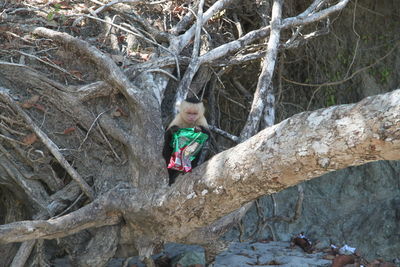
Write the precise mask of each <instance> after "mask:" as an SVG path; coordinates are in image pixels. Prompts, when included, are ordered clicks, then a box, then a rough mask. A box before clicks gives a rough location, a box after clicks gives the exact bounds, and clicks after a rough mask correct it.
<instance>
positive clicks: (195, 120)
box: [163, 98, 210, 185]
mask: <svg viewBox="0 0 400 267" xmlns="http://www.w3.org/2000/svg"><path fill="white" fill-rule="evenodd" d="M204 112H205V108H204V104H203V102H202V101H200V100H198V99H196V98H187V99H185V100H184V101H182V103H181V104H180V107H179V113H178V114H177V115H176V116H175V118H174V119H173V120H172V122H171V123H170V124H169V126H168V127H167V129H166V131H165V134H164V142H165V143H164V147H163V157H164V159H165V162H166V164H167V166H168V164H169V162H170V158H171V154H172V152H173V149H172V147H171V141H172V139H173V134H174V133H176V132H177V131H178V130H179V129H182V128H194V131H195V132H202V133H204V134H207V136H208V139H209V137H210V131H209V127H208V123H207V120H206V118H205V117H204ZM200 152H201V151H200ZM199 154H200V153H199ZM199 154H198V155H197V156H196V157H195V159H193V160H192V161H191V166H192V168H195V167H196V166H197V165H198V162H199V159H200V156H199ZM180 173H182V172H180V171H177V170H172V169H168V174H169V185H171V184H173V183H174V182H175V179H176V177H177V176H178V175H179V174H180Z"/></svg>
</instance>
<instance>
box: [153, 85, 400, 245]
mask: <svg viewBox="0 0 400 267" xmlns="http://www.w3.org/2000/svg"><path fill="white" fill-rule="evenodd" d="M399 129H400V90H396V91H393V92H391V93H387V94H383V95H378V96H373V97H369V98H366V99H364V100H363V101H361V102H360V103H358V104H352V105H341V106H335V107H330V108H326V109H321V110H317V111H314V112H304V113H300V114H298V115H295V116H293V117H291V118H289V119H287V120H285V121H282V122H281V123H279V124H276V125H274V126H272V127H269V128H267V129H265V130H263V131H261V132H260V133H258V134H257V135H255V136H253V137H252V138H250V139H248V140H247V141H245V142H243V143H241V144H239V145H237V146H235V147H234V148H231V149H229V150H227V151H224V152H222V153H219V154H218V155H216V156H214V157H213V158H212V159H211V160H209V161H208V162H206V163H204V164H202V165H200V166H198V167H197V168H196V169H194V170H193V173H191V174H187V175H185V176H183V177H182V176H181V177H180V179H179V178H178V180H177V182H176V183H175V184H174V185H173V186H172V188H171V189H170V191H169V193H168V195H167V198H166V199H165V200H164V202H163V205H162V208H160V209H159V211H160V214H159V215H158V216H156V217H162V218H166V221H165V222H163V224H165V225H178V226H179V227H169V228H168V227H166V228H165V231H166V232H165V235H166V236H169V237H171V238H172V240H175V241H179V240H180V239H184V238H185V236H186V235H187V234H188V233H189V232H191V231H193V230H194V229H196V228H198V227H199V226H204V225H207V224H209V223H211V222H213V221H215V220H216V219H217V218H219V217H221V216H224V215H225V214H228V213H229V212H231V211H233V210H236V209H238V208H239V207H241V206H242V205H244V204H245V203H248V202H249V201H252V200H254V199H257V198H258V197H260V196H262V195H265V194H272V193H276V192H279V191H281V190H283V189H285V188H287V187H290V186H293V185H296V184H298V183H300V182H303V181H306V180H309V179H312V178H315V177H318V176H321V175H323V174H325V173H328V172H333V171H335V170H339V169H343V168H346V167H348V166H356V165H361V164H365V163H367V162H372V161H378V160H399V159H400V130H399ZM178 192H179V193H178ZM221 203H223V205H221ZM165 211H167V212H168V216H163V215H162V214H163V212H165ZM188 218H190V219H189V220H188Z"/></svg>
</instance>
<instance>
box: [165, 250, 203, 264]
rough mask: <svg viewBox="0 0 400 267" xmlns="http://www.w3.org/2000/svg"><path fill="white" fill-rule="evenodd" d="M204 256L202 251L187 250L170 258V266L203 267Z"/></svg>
mask: <svg viewBox="0 0 400 267" xmlns="http://www.w3.org/2000/svg"><path fill="white" fill-rule="evenodd" d="M204 266H206V258H205V255H204V253H202V252H197V251H187V252H184V253H182V254H180V255H178V256H176V257H174V258H173V259H172V267H204Z"/></svg>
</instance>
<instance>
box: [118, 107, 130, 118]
mask: <svg viewBox="0 0 400 267" xmlns="http://www.w3.org/2000/svg"><path fill="white" fill-rule="evenodd" d="M115 112H119V113H120V116H124V117H128V114H127V113H126V112H125V111H124V110H123V109H122V108H120V107H117V109H116V110H115Z"/></svg>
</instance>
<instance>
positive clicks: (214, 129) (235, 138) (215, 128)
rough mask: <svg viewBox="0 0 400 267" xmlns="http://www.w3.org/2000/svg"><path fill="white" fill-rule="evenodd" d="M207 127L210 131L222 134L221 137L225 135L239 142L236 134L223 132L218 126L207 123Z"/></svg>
mask: <svg viewBox="0 0 400 267" xmlns="http://www.w3.org/2000/svg"><path fill="white" fill-rule="evenodd" d="M209 127H210V129H211V130H212V131H214V132H216V133H217V134H219V135H222V136H223V137H226V138H228V139H230V140H231V141H233V142H235V143H239V137H238V136H234V135H233V134H230V133H228V132H225V131H223V130H221V129H220V128H217V127H216V126H213V125H209Z"/></svg>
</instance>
